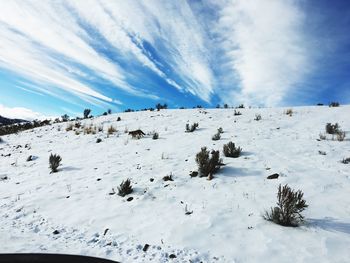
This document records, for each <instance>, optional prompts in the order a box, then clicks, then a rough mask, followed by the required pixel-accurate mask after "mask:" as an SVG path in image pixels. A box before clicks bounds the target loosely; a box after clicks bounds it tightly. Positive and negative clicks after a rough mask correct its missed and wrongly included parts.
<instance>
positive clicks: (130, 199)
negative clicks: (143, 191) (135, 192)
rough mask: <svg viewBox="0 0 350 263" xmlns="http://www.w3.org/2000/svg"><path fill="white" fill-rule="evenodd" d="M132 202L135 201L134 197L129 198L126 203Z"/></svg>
mask: <svg viewBox="0 0 350 263" xmlns="http://www.w3.org/2000/svg"><path fill="white" fill-rule="evenodd" d="M132 200H134V197H132V196H130V197H128V199H126V201H128V202H130V201H132Z"/></svg>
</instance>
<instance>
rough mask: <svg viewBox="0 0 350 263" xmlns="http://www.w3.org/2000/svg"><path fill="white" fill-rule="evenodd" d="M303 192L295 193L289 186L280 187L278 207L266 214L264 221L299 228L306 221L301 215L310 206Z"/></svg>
mask: <svg viewBox="0 0 350 263" xmlns="http://www.w3.org/2000/svg"><path fill="white" fill-rule="evenodd" d="M303 196H304V193H303V192H302V191H301V190H298V191H294V190H292V189H291V188H290V187H289V186H288V185H287V184H286V185H284V186H283V187H282V186H281V185H279V187H278V193H277V206H275V207H273V208H271V211H270V212H268V211H266V212H265V215H264V219H265V220H268V221H272V222H274V223H276V224H278V225H282V226H294V227H296V226H298V225H300V224H301V223H302V222H303V221H304V217H303V216H302V215H301V212H303V211H304V210H305V209H306V208H307V207H308V205H307V204H306V201H305V200H304V199H303Z"/></svg>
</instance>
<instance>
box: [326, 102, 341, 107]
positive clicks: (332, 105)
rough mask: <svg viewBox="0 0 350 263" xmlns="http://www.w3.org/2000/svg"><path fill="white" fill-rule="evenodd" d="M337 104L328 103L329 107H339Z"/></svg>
mask: <svg viewBox="0 0 350 263" xmlns="http://www.w3.org/2000/svg"><path fill="white" fill-rule="evenodd" d="M339 105H340V104H339V102H337V101H332V102H331V103H329V107H339Z"/></svg>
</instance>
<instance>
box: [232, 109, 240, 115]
mask: <svg viewBox="0 0 350 263" xmlns="http://www.w3.org/2000/svg"><path fill="white" fill-rule="evenodd" d="M233 115H235V116H239V115H242V113H241V112H240V111H236V110H234V112H233Z"/></svg>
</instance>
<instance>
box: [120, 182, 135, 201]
mask: <svg viewBox="0 0 350 263" xmlns="http://www.w3.org/2000/svg"><path fill="white" fill-rule="evenodd" d="M132 192H133V189H132V185H131V181H130V179H129V178H128V179H126V180H125V181H122V183H121V184H120V185H119V187H118V195H120V196H122V197H124V196H126V195H128V194H131V193H132Z"/></svg>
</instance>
